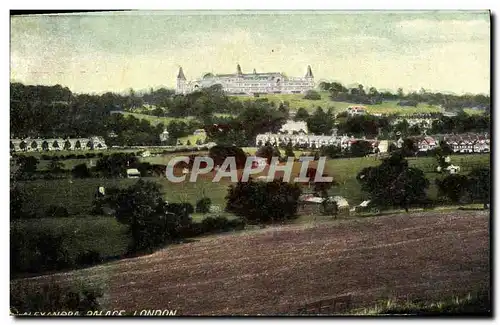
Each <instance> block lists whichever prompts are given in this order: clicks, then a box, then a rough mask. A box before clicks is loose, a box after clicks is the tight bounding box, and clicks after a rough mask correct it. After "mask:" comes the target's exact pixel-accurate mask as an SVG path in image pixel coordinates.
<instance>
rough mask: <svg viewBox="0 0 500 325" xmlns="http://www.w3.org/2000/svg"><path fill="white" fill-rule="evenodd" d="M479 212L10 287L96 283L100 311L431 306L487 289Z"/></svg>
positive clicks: (158, 258) (225, 238)
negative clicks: (338, 302) (341, 302)
mask: <svg viewBox="0 0 500 325" xmlns="http://www.w3.org/2000/svg"><path fill="white" fill-rule="evenodd" d="M488 220H489V215H488V213H487V212H472V213H471V212H470V211H455V212H451V213H435V212H425V213H415V214H409V215H408V214H402V215H394V216H388V217H377V218H366V219H354V220H342V221H337V222H330V223H321V224H313V223H311V224H307V225H294V226H283V227H276V228H274V227H271V228H267V229H262V230H254V231H247V232H242V233H235V234H226V235H219V236H209V237H205V238H201V239H199V240H197V241H195V242H191V243H186V244H181V245H174V246H170V247H168V248H166V249H163V250H160V251H158V252H156V253H154V254H152V255H148V256H142V257H139V258H135V259H128V260H122V261H117V262H112V263H108V264H104V265H100V266H96V267H92V268H88V269H82V270H77V271H73V272H67V273H62V274H56V275H50V276H40V277H36V278H31V279H22V280H15V281H11V286H12V285H18V284H19V283H21V281H23V282H22V283H33V284H35V285H40V284H41V283H47V282H51V281H54V282H55V283H59V284H61V285H67V284H69V283H75V282H85V283H89V284H96V283H99V284H102V287H103V290H104V292H105V296H104V299H103V300H102V301H101V305H102V307H103V308H104V309H118V310H120V309H123V310H126V311H133V310H141V309H167V308H168V309H177V311H178V314H179V315H243V314H265V315H271V314H291V313H296V311H297V310H298V309H300V308H302V307H303V306H304V305H307V304H311V303H312V304H314V303H316V302H321V301H325V300H328V299H332V298H335V297H338V296H346V295H348V296H350V299H351V300H352V308H367V307H370V306H373V304H374V303H375V302H377V301H381V300H387V299H388V298H397V299H411V300H419V301H439V300H442V299H443V297H450V296H465V295H467V294H468V293H469V292H477V291H479V290H481V289H484V288H488V287H489V282H490V264H489V233H488Z"/></svg>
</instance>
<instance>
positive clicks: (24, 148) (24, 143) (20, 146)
mask: <svg viewBox="0 0 500 325" xmlns="http://www.w3.org/2000/svg"><path fill="white" fill-rule="evenodd" d="M26 147H27V145H26V142H24V141H21V143H20V144H19V149H21V150H22V151H25V150H26Z"/></svg>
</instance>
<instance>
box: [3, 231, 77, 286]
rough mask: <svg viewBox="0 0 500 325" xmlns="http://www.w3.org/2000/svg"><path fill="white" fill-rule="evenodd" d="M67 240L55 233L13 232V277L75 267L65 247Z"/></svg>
mask: <svg viewBox="0 0 500 325" xmlns="http://www.w3.org/2000/svg"><path fill="white" fill-rule="evenodd" d="M65 241H66V238H65V237H64V236H63V235H60V234H53V233H29V234H27V233H24V232H21V231H19V230H15V229H14V230H11V235H10V268H11V275H13V276H14V275H16V274H19V273H41V272H44V271H53V270H62V269H65V268H69V267H72V266H73V264H74V263H73V261H72V260H71V258H70V257H69V254H68V250H67V249H66V246H65Z"/></svg>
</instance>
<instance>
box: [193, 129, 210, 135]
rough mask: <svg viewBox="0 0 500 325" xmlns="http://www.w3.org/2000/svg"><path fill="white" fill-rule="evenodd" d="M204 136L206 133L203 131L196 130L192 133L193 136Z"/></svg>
mask: <svg viewBox="0 0 500 325" xmlns="http://www.w3.org/2000/svg"><path fill="white" fill-rule="evenodd" d="M206 134H207V132H206V131H205V129H196V130H194V132H193V135H206Z"/></svg>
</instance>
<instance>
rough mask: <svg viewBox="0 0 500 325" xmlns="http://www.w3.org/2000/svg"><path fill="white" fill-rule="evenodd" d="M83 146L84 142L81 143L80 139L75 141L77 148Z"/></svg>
mask: <svg viewBox="0 0 500 325" xmlns="http://www.w3.org/2000/svg"><path fill="white" fill-rule="evenodd" d="M81 148H82V144H81V143H80V140H76V142H75V150H76V149H81Z"/></svg>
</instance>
